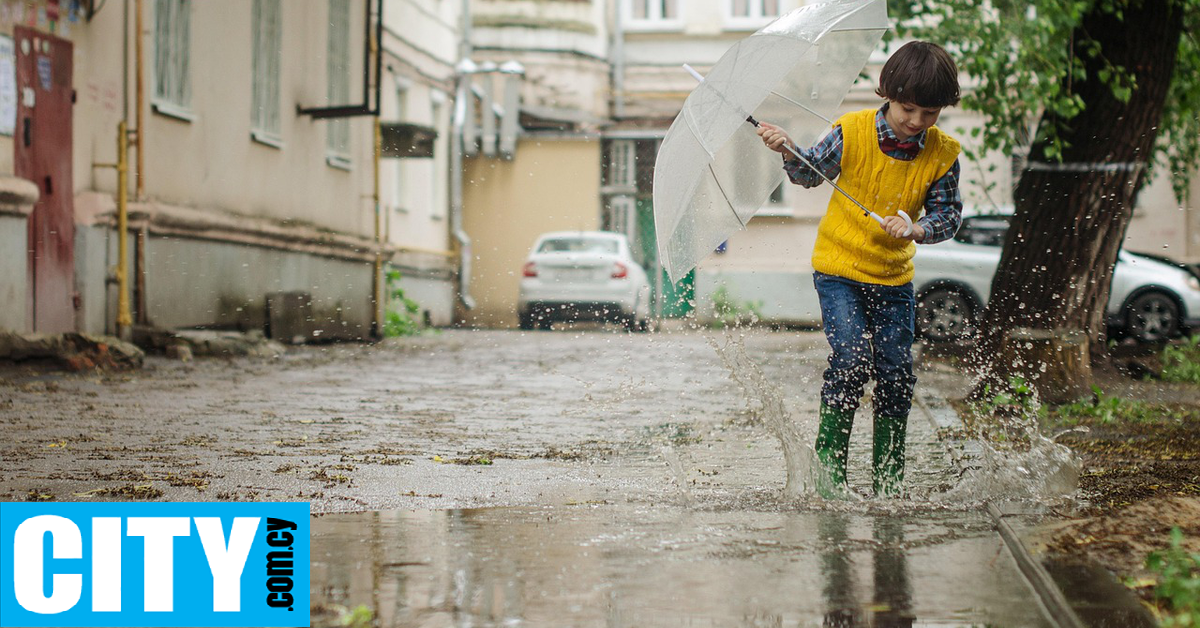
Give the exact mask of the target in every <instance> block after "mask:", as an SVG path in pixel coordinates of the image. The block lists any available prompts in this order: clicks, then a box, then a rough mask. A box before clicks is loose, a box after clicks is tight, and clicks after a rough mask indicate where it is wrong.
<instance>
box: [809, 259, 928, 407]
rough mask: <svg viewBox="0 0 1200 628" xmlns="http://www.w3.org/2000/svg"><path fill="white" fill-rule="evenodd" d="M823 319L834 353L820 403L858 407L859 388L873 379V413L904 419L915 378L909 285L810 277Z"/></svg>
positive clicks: (913, 313)
mask: <svg viewBox="0 0 1200 628" xmlns="http://www.w3.org/2000/svg"><path fill="white" fill-rule="evenodd" d="M813 283H815V284H816V287H817V296H818V297H819V298H820V300H821V320H822V324H823V325H824V327H825V337H826V338H828V339H829V346H830V347H832V348H833V353H832V354H830V356H829V368H828V369H825V384H824V385H823V386H822V387H821V402H822V403H824V404H825V405H827V406H829V407H832V408H837V409H839V410H843V411H847V412H854V411H855V410H857V409H858V405H859V401H860V399H861V398H862V395H863V387H864V386H865V385H866V383H867V380H868V379H874V380H875V402H874V403H875V415H876V416H885V417H897V418H900V417H907V416H908V412H909V410H910V409H911V408H912V395H913V388H914V387H915V386H916V384H917V378H916V377H914V376H913V372H912V371H913V369H912V343H913V322H914V319H915V318H916V298H915V297H914V296H913V285H912V284H911V283H908V284H905V285H903V286H881V285H878V284H870V283H860V282H857V281H851V280H849V279H846V278H844V277H837V276H834V275H826V274H824V273H813Z"/></svg>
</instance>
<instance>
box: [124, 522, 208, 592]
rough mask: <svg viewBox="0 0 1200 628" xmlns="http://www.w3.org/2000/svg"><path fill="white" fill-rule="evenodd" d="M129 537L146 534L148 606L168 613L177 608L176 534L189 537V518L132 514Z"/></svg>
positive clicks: (190, 530)
mask: <svg viewBox="0 0 1200 628" xmlns="http://www.w3.org/2000/svg"><path fill="white" fill-rule="evenodd" d="M127 525H128V531H127V532H126V534H128V535H129V536H140V537H145V548H146V549H145V554H146V560H145V591H144V595H145V598H144V599H145V609H146V612H147V613H154V612H163V613H169V612H171V611H172V610H174V608H175V597H174V594H175V551H174V550H175V537H177V536H190V535H191V533H192V522H191V519H189V518H187V517H130V518H129V522H128V524H127Z"/></svg>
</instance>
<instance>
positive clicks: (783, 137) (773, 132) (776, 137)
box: [757, 122, 792, 155]
mask: <svg viewBox="0 0 1200 628" xmlns="http://www.w3.org/2000/svg"><path fill="white" fill-rule="evenodd" d="M757 132H758V136H759V137H761V138H762V141H763V144H766V145H767V148H769V149H771V150H773V151H775V152H777V153H783V154H784V155H790V154H791V152H790V151H788V149H787V147H788V146H789V145H790V144H791V143H792V140H791V139H790V138H789V137H788V136H787V133H784V132H783V129H781V128H779V127H777V126H775V125H774V124H771V123H769V122H759V123H758V131H757Z"/></svg>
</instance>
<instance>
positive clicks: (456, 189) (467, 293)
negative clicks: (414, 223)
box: [450, 0, 476, 310]
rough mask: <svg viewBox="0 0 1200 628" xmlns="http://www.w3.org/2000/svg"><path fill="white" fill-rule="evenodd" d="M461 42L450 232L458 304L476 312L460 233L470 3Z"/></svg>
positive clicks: (467, 244) (467, 243)
mask: <svg viewBox="0 0 1200 628" xmlns="http://www.w3.org/2000/svg"><path fill="white" fill-rule="evenodd" d="M461 37H462V42H461V45H460V46H459V62H458V65H456V66H455V70H456V73H457V77H456V78H457V81H458V85H457V87H456V89H455V95H454V120H453V121H452V123H451V129H450V230H451V234H452V235H453V237H454V240H455V242H457V243H458V300H459V302H460V303H462V306H463V307H464V308H466V309H468V310H473V309H475V299H474V298H472V297H471V237H470V236H469V235H467V232H466V231H465V230H464V229H463V125H464V124H465V123H466V117H467V99H468V98H474V96H473V95H472V94H471V72H473V71H474V70H475V69H476V68H475V64H474V63H472V62H471V59H470V56H471V2H470V0H462V33H461Z"/></svg>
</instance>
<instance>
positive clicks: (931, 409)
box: [914, 392, 1084, 628]
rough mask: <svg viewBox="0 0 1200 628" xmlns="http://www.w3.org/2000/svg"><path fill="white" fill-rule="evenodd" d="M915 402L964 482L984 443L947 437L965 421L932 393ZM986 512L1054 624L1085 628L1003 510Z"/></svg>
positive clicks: (988, 505) (988, 508)
mask: <svg viewBox="0 0 1200 628" xmlns="http://www.w3.org/2000/svg"><path fill="white" fill-rule="evenodd" d="M914 400H915V401H916V405H917V407H919V408H920V409H921V411H922V412H923V413H924V414H925V417H926V418H928V419H929V420H930V422H932V423H933V425H934V428H935V429H936V430H937V432H938V433H937V437H938V439H939V440H941V441H942V443H944V444H945V446H946V449H947V452H948V453H949V454H950V458H951V460H952V461H953V462H954V465H955V466H956V467H958V471H959V477H960V478H961V477H962V476H963V475H965V474H966V473H967V471H970V470H972V469H978V468H981V464H980V462H979V461H980V460H981V458H982V452H983V445H982V444H981V443H979V442H978V441H976V440H973V439H968V438H959V437H949V436H947V435H946V432H948V431H960V430H962V429H964V428H965V425H964V423H963V421H962V418H961V417H959V416H958V413H957V412H955V411H954V407H953V406H951V405H950V404H949V402H947V401H946V399H944V398H943V397H941V396H940V395H937V394H935V393H932V392H922V393H920V394H918V395H915V396H914ZM984 510H985V512H987V514H988V516H990V517H991V518H992V523H993V524H994V525H995V526H996V531H997V532H998V533H999V534H1000V538H1001V539H1002V540H1003V541H1004V545H1005V547H1007V548H1008V551H1009V553H1010V554H1011V555H1012V557H1013V560H1014V561H1016V563H1017V568H1018V569H1019V570H1020V571H1021V575H1022V576H1023V577H1024V578H1025V581H1026V582H1027V583H1028V584H1029V587H1030V588H1031V589H1033V591H1034V593H1035V594H1036V595H1037V597H1038V601H1039V602H1040V604H1041V606H1042V609H1043V610H1044V611H1045V613H1046V617H1047V618H1048V619H1049V620H1050V621H1051V623H1053V624H1054V625H1055V626H1058V627H1059V628H1084V623H1083V621H1082V620H1081V619H1080V618H1079V615H1077V614H1076V613H1075V609H1073V608H1071V604H1070V603H1069V602H1067V598H1066V596H1064V595H1063V592H1062V590H1061V589H1059V587H1058V584H1056V583H1055V582H1054V579H1053V578H1051V577H1050V574H1049V573H1048V572H1047V571H1046V569H1045V568H1044V567H1042V565H1041V563H1039V562H1038V561H1037V560H1035V559H1034V558H1033V555H1032V554H1030V553H1029V550H1028V548H1026V547H1025V544H1024V543H1022V542H1021V539H1020V537H1018V536H1017V533H1016V532H1014V531H1013V529H1012V526H1010V525H1008V522H1007V521H1005V520H1004V513H1002V512H1000V509H999V508H997V507H996V506H995V504H992V503H991V502H986V503H985V504H984Z"/></svg>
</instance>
